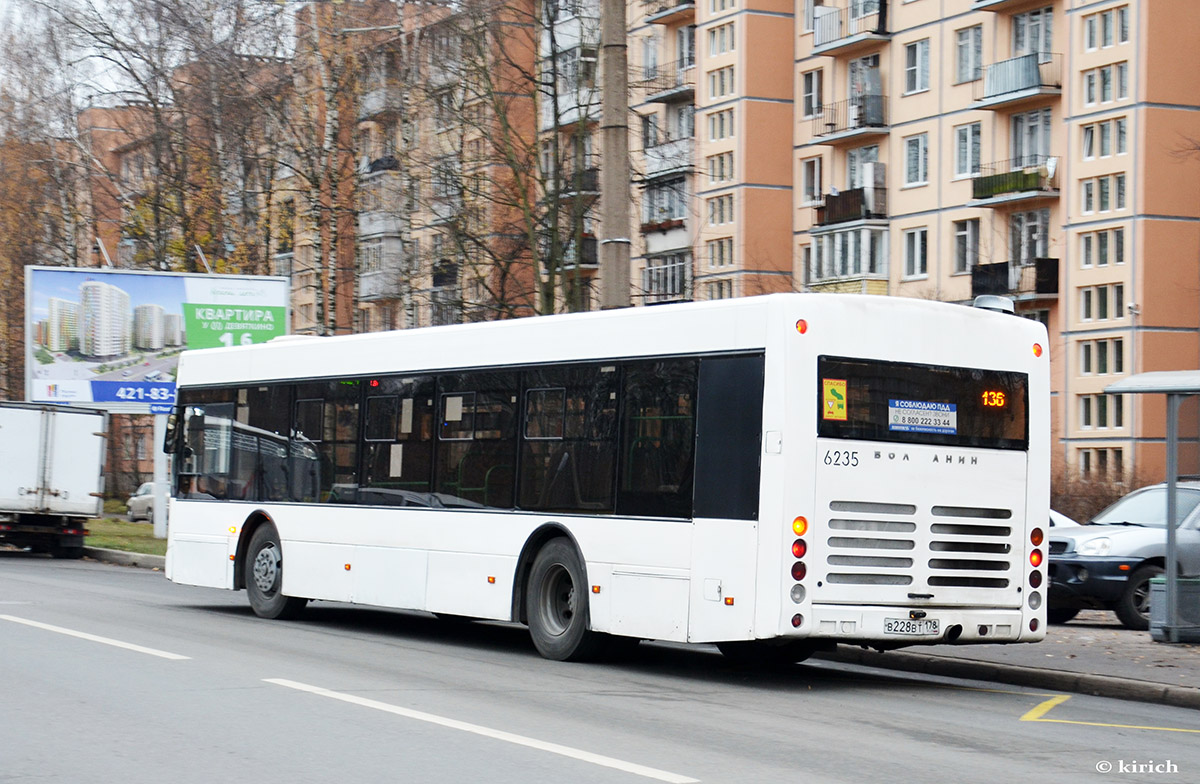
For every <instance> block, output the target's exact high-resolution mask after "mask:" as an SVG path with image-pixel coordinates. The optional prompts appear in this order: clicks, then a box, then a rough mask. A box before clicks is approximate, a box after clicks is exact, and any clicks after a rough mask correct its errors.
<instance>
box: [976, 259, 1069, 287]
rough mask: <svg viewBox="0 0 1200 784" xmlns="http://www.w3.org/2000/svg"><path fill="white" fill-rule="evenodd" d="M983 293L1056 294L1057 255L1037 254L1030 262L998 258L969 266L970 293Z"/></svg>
mask: <svg viewBox="0 0 1200 784" xmlns="http://www.w3.org/2000/svg"><path fill="white" fill-rule="evenodd" d="M985 294H993V295H1000V296H1003V295H1006V294H1035V295H1057V294H1058V259H1051V258H1037V259H1032V263H1028V264H1022V263H1021V262H1020V261H1000V262H996V263H994V264H976V265H975V266H973V267H972V268H971V296H973V297H978V296H982V295H985Z"/></svg>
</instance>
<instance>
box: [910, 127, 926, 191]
mask: <svg viewBox="0 0 1200 784" xmlns="http://www.w3.org/2000/svg"><path fill="white" fill-rule="evenodd" d="M928 182H929V134H927V133H919V134H917V135H916V136H908V137H905V139H904V184H905V185H925V184H927V183H928Z"/></svg>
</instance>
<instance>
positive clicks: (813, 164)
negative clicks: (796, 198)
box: [800, 158, 822, 204]
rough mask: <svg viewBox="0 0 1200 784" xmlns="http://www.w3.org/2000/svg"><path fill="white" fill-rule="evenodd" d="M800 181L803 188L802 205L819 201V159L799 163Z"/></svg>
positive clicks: (809, 159)
mask: <svg viewBox="0 0 1200 784" xmlns="http://www.w3.org/2000/svg"><path fill="white" fill-rule="evenodd" d="M800 171H801V179H802V182H803V187H804V194H803V195H804V203H805V204H815V203H816V202H819V201H820V200H821V194H822V190H821V159H820V158H805V159H804V160H802V161H801V162H800Z"/></svg>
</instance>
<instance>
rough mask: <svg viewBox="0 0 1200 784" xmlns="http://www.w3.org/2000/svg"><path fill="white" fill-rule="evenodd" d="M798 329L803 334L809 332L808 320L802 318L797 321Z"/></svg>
mask: <svg viewBox="0 0 1200 784" xmlns="http://www.w3.org/2000/svg"><path fill="white" fill-rule="evenodd" d="M796 331H797V332H799V333H800V334H801V335H803V334H804V333H805V332H808V322H807V321H805V320H804V319H800V320H799V321H797V322H796Z"/></svg>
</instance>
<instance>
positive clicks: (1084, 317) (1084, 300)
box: [1079, 288, 1093, 321]
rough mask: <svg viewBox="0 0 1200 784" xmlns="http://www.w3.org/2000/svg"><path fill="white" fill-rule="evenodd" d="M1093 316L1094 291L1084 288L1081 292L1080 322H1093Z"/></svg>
mask: <svg viewBox="0 0 1200 784" xmlns="http://www.w3.org/2000/svg"><path fill="white" fill-rule="evenodd" d="M1092 318H1093V316H1092V290H1091V289H1090V288H1084V289H1080V290H1079V320H1080V321H1091V320H1092Z"/></svg>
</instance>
